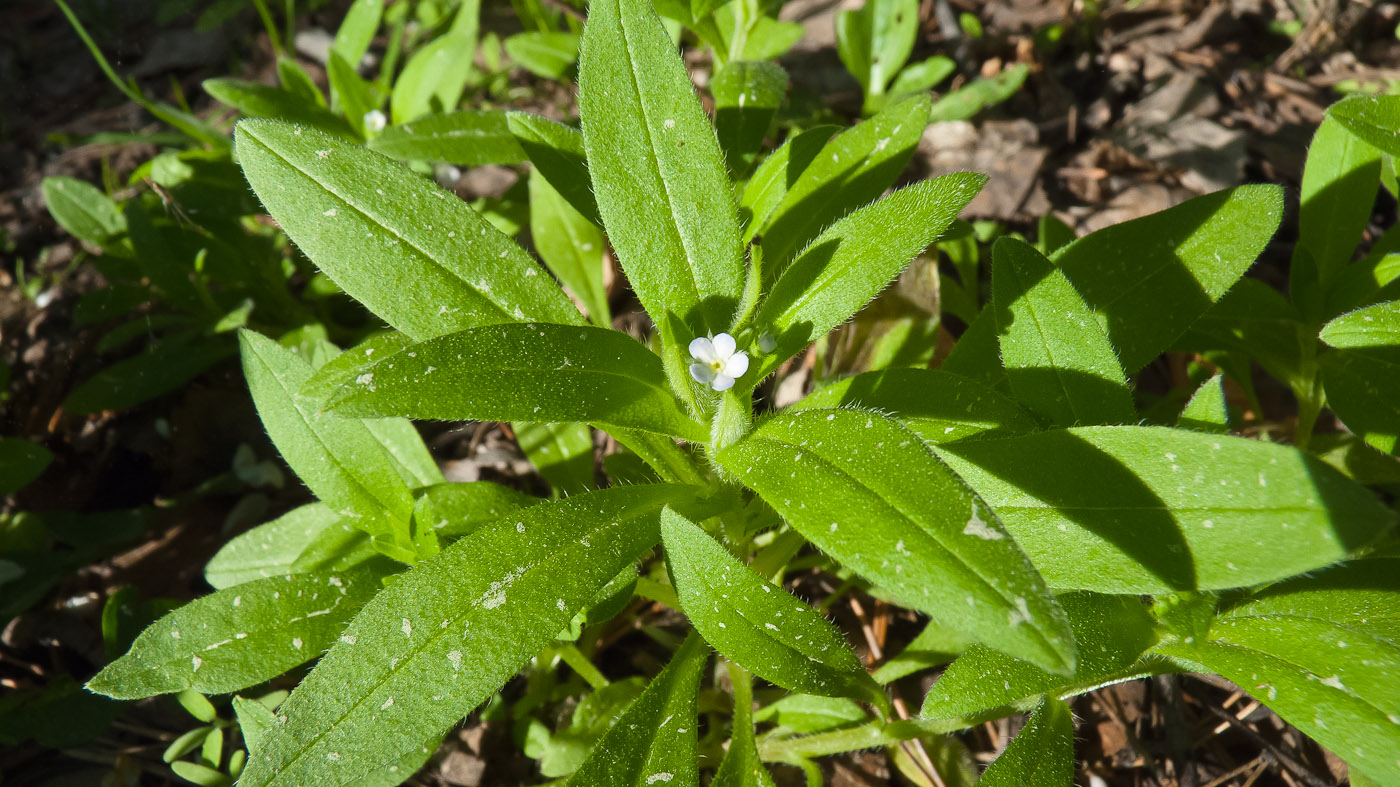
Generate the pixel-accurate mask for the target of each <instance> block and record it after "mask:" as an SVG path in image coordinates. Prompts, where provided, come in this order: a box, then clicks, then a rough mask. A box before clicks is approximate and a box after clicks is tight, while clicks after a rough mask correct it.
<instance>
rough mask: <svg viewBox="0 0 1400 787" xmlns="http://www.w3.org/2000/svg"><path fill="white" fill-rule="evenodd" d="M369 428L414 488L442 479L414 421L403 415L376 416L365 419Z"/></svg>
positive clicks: (440, 481)
mask: <svg viewBox="0 0 1400 787" xmlns="http://www.w3.org/2000/svg"><path fill="white" fill-rule="evenodd" d="M365 428H366V429H368V430H369V433H370V434H372V435H374V439H375V440H378V441H379V444H380V445H381V446H383V447H384V450H385V452H387V453H388V454H389V458H390V459H391V460H392V461H393V463H394V469H395V470H398V472H399V477H400V478H402V479H403V482H404V484H406V485H407V486H409V487H410V488H417V487H420V486H427V485H429V484H440V483H442V471H441V470H439V469H438V466H437V462H435V461H433V455H432V454H430V453H428V447H427V446H426V445H423V438H422V436H421V435H419V434H418V429H417V427H415V426H414V425H413V423H412V422H411V421H408V420H406V419H403V418H374V419H371V420H368V421H365Z"/></svg>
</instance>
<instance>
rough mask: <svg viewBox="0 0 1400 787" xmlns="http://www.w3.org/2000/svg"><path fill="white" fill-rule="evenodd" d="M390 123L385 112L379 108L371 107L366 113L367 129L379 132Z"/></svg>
mask: <svg viewBox="0 0 1400 787" xmlns="http://www.w3.org/2000/svg"><path fill="white" fill-rule="evenodd" d="M387 125H389V119H388V118H386V117H384V113H383V112H380V111H379V110H377V109H371V110H370V111H368V112H366V113H365V131H369V132H371V133H375V134H378V133H379V132H381V131H383V130H384V127H385V126H387Z"/></svg>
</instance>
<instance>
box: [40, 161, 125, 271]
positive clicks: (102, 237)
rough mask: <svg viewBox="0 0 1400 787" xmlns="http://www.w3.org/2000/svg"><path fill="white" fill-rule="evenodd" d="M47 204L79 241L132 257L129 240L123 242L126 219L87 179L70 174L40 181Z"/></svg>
mask: <svg viewBox="0 0 1400 787" xmlns="http://www.w3.org/2000/svg"><path fill="white" fill-rule="evenodd" d="M40 188H41V189H42V191H43V194H44V205H45V207H47V208H48V209H49V214H50V215H52V216H53V218H54V221H57V222H58V223H59V226H61V227H63V228H64V229H65V230H68V234H70V235H72V236H73V237H75V238H77V239H79V240H85V241H87V242H88V243H91V244H93V245H94V246H97V247H99V248H101V249H102V250H103V251H108V252H112V253H117V254H121V255H122V256H130V254H131V248H130V245H131V244H130V243H126V244H123V243H122V236H124V235H125V234H126V219H125V218H123V217H122V212H121V209H119V208H118V207H117V203H115V202H113V201H112V199H111V197H108V196H107V195H106V194H104V193H102V190H101V189H99V188H97V187H96V186H94V185H92V184H91V183H88V182H87V181H83V180H78V179H77V178H69V177H62V176H56V177H48V178H44V180H43V182H42V183H41V184H40Z"/></svg>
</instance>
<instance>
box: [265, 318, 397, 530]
mask: <svg viewBox="0 0 1400 787" xmlns="http://www.w3.org/2000/svg"><path fill="white" fill-rule="evenodd" d="M239 341H240V343H241V344H242V347H243V373H244V375H245V376H246V377H247V378H248V390H249V392H250V393H252V395H253V404H254V405H255V406H256V407H257V410H258V415H259V416H260V417H261V418H262V422H263V426H264V427H265V428H266V429H267V434H268V437H270V438H271V439H272V443H273V445H275V446H277V450H278V451H279V452H281V454H282V458H284V459H286V460H287V464H288V465H289V466H290V467H291V468H292V471H293V472H295V473H296V474H297V476H298V477H299V478H301V480H302V481H303V482H304V483H305V484H306V486H307V487H308V488H309V489H310V490H311V491H312V493H313V494H315V495H316V497H318V498H320V499H321V501H322V502H324V503H326V504H327V505H329V506H330V507H331V508H332V509H333V510H335V511H336V513H338V514H340V515H342V516H345V517H349V518H350V519H351V520H352V522H354V524H355V525H356V526H357V527H359V528H360V529H363V530H365V531H366V532H368V533H370V534H371V535H374V536H378V537H385V538H388V539H389V541H390V543H393V544H396V545H398V546H400V547H405V548H406V547H407V544H406V542H405V540H404V539H405V536H406V530H407V525H408V519H409V516H410V515H411V514H412V513H413V497H412V495H410V494H409V492H408V487H407V486H406V485H405V484H404V482H403V479H402V478H401V477H400V476H399V472H398V465H397V463H396V462H395V461H394V460H393V459H392V457H391V455H390V454H389V452H388V451H387V450H385V448H384V447H383V446H382V445H381V444H380V442H379V441H378V440H376V439H375V437H374V435H373V434H371V433H370V431H369V429H368V427H366V426H365V425H364V424H363V423H361V422H359V421H356V420H352V419H346V418H336V417H334V416H330V415H326V414H324V413H321V412H320V411H318V409H317V408H316V405H315V404H314V403H313V402H311V401H310V400H308V399H306V398H305V397H303V396H302V395H300V394H299V393H298V389H300V388H301V386H302V385H303V384H304V383H305V382H306V380H307V379H309V378H310V377H311V367H310V365H309V364H307V363H306V362H305V361H303V360H301V358H299V357H297V355H296V353H294V352H292V351H291V350H287V349H284V348H282V347H280V346H278V344H277V343H276V342H274V341H272V340H271V339H268V338H267V337H265V336H262V335H260V334H256V333H253V332H252V331H242V332H240V333H239Z"/></svg>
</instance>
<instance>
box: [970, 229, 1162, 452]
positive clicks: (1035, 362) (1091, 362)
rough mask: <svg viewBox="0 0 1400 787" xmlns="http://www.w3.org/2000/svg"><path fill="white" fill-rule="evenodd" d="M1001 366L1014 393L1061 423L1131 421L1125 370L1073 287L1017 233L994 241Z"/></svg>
mask: <svg viewBox="0 0 1400 787" xmlns="http://www.w3.org/2000/svg"><path fill="white" fill-rule="evenodd" d="M992 255H993V259H994V262H993V264H992V301H993V304H994V307H995V309H996V316H997V328H998V332H999V340H1000V343H1001V360H1002V365H1003V366H1005V367H1006V379H1007V381H1008V382H1009V383H1010V384H1011V390H1012V391H1014V392H1015V393H1016V398H1017V399H1019V400H1020V401H1022V402H1024V403H1025V405H1026V406H1027V407H1029V408H1030V409H1032V410H1034V411H1035V412H1037V413H1038V414H1040V415H1041V416H1042V417H1043V418H1045V419H1047V420H1048V421H1050V422H1051V423H1054V424H1058V425H1060V426H1074V425H1075V424H1096V423H1120V424H1121V423H1132V422H1133V421H1135V420H1137V415H1136V413H1135V412H1134V411H1133V395H1132V392H1131V391H1129V390H1128V381H1127V380H1126V379H1125V378H1124V377H1123V367H1122V366H1121V365H1120V364H1119V363H1118V356H1117V355H1115V354H1114V352H1113V345H1111V344H1109V343H1108V337H1107V336H1105V335H1104V333H1103V328H1101V327H1100V326H1099V324H1098V322H1097V321H1096V320H1095V319H1094V315H1093V313H1092V312H1090V311H1089V308H1088V307H1087V306H1085V305H1084V299H1082V298H1080V297H1079V293H1077V292H1075V290H1074V287H1073V285H1071V284H1070V283H1069V280H1068V279H1066V278H1065V275H1064V273H1062V272H1061V271H1059V270H1057V269H1056V268H1055V267H1054V266H1053V265H1051V264H1050V261H1049V260H1047V259H1045V258H1044V257H1043V256H1041V254H1040V252H1038V251H1036V250H1035V249H1034V248H1032V247H1031V246H1029V245H1028V244H1026V243H1025V242H1023V241H1020V240H1017V239H1015V238H1001V239H999V240H998V241H997V242H996V244H995V245H993V246H992Z"/></svg>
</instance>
